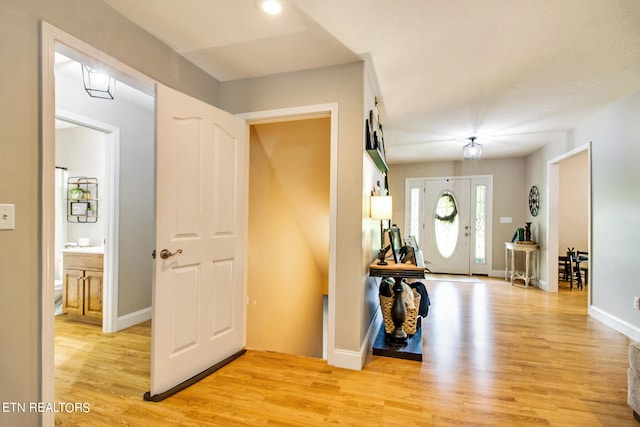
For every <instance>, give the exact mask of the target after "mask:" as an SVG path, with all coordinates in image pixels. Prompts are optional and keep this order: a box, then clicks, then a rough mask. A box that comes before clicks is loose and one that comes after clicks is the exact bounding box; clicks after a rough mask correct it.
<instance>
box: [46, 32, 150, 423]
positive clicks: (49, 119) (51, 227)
mask: <svg viewBox="0 0 640 427" xmlns="http://www.w3.org/2000/svg"><path fill="white" fill-rule="evenodd" d="M41 29H42V31H41V70H40V71H41V84H42V86H41V87H42V89H41V90H42V91H41V97H42V98H41V123H40V125H41V131H42V148H41V150H42V151H41V153H42V169H41V173H42V178H41V179H42V181H41V184H42V193H41V197H42V199H41V205H42V207H41V211H40V218H41V220H40V221H41V222H40V227H41V233H42V247H41V251H42V252H41V266H40V268H41V276H40V280H41V283H40V287H41V295H42V301H41V302H42V305H41V316H40V322H41V325H40V327H41V345H40V348H41V355H40V357H41V389H40V401H41V402H50V403H53V402H55V358H54V357H55V355H54V314H53V310H54V293H53V281H54V276H55V274H54V272H55V268H54V266H55V255H54V246H55V214H54V206H55V197H54V192H53V191H52V189H53V188H54V185H55V115H56V104H55V76H54V65H55V52H56V49H58V50H59V51H64V50H65V49H67V50H69V55H68V56H70V57H71V58H72V59H75V60H80V62H83V63H85V64H88V65H93V66H95V65H97V64H103V65H106V66H107V67H109V68H110V69H111V70H113V71H114V75H116V76H117V78H118V79H120V80H122V81H125V82H126V83H127V84H128V85H130V86H134V87H136V88H137V89H140V90H142V91H143V92H145V93H148V94H153V88H154V86H155V81H154V80H152V79H151V78H149V77H147V76H146V75H144V74H142V73H140V72H139V71H136V70H135V69H133V68H132V67H130V66H128V65H126V64H124V63H122V62H120V61H118V60H116V59H114V58H112V57H111V56H109V55H107V54H105V53H103V52H102V51H100V50H98V49H96V48H94V47H92V46H91V45H89V44H87V43H85V42H83V41H82V40H80V39H77V38H75V37H73V36H72V35H70V34H68V33H66V32H64V31H62V30H60V29H58V28H56V27H54V26H52V25H51V24H49V23H47V22H44V21H43V22H42V25H41ZM62 53H64V54H65V55H67V52H66V51H64V52H62ZM79 55H80V56H81V58H79V57H78V56H79ZM54 417H55V414H54V413H52V412H45V413H43V414H42V425H44V426H52V425H53V424H54V421H55V418H54Z"/></svg>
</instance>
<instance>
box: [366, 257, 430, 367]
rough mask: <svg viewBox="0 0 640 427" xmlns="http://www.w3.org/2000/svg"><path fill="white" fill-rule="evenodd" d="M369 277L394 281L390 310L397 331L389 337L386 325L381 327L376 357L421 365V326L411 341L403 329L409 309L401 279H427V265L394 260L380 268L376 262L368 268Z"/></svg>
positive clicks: (394, 330) (374, 348)
mask: <svg viewBox="0 0 640 427" xmlns="http://www.w3.org/2000/svg"><path fill="white" fill-rule="evenodd" d="M420 258H421V257H420ZM416 259H417V257H416ZM369 276H372V277H391V278H393V279H394V280H395V284H394V285H393V294H394V299H393V305H392V306H391V319H392V320H393V325H394V329H393V332H392V333H391V334H389V336H388V337H387V335H386V333H385V330H384V324H383V325H382V327H381V328H380V331H379V333H378V336H377V338H376V341H375V343H374V345H373V354H375V355H379V356H387V357H397V358H400V359H409V360H418V361H422V326H421V325H419V327H418V329H417V330H416V333H415V334H414V335H413V336H412V337H410V338H409V337H407V333H406V332H405V331H404V329H403V327H402V324H403V323H404V321H405V320H406V318H407V309H406V307H405V306H404V302H403V301H402V279H405V278H407V279H424V265H423V266H417V265H414V264H403V263H395V262H393V261H391V260H388V263H387V265H378V264H377V261H374V262H373V263H372V264H371V265H370V266H369Z"/></svg>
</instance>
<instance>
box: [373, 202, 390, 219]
mask: <svg viewBox="0 0 640 427" xmlns="http://www.w3.org/2000/svg"><path fill="white" fill-rule="evenodd" d="M392 210H393V204H392V202H391V196H371V219H391V212H392Z"/></svg>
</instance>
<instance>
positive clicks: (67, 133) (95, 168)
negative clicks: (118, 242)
mask: <svg viewBox="0 0 640 427" xmlns="http://www.w3.org/2000/svg"><path fill="white" fill-rule="evenodd" d="M105 150H106V142H105V135H104V133H102V132H99V131H96V130H93V129H89V128H86V127H82V126H75V127H71V128H64V129H58V130H56V166H60V167H65V168H67V172H68V173H69V178H73V177H79V176H80V177H91V178H96V179H97V182H98V194H94V195H92V197H94V198H98V199H99V200H98V210H97V212H95V216H96V217H97V221H96V222H86V223H78V222H69V221H67V219H66V216H65V218H64V219H63V220H64V221H67V226H66V230H67V235H66V236H62V239H63V240H62V242H64V243H67V242H74V243H77V242H78V239H79V238H80V237H88V238H89V242H90V243H89V244H90V246H101V245H102V242H103V240H104V238H105V232H106V225H105V224H106V223H105V221H104V219H103V218H104V216H103V215H104V212H105V211H106V209H107V206H106V200H105V198H104V197H100V196H101V195H104V194H106V193H105V190H106V181H105ZM65 215H66V211H65ZM56 237H57V236H56Z"/></svg>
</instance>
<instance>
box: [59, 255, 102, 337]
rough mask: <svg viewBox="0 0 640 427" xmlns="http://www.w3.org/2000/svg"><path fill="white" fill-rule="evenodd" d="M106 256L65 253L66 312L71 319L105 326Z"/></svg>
mask: <svg viewBox="0 0 640 427" xmlns="http://www.w3.org/2000/svg"><path fill="white" fill-rule="evenodd" d="M103 259H104V257H103V255H102V254H91V253H75V252H65V253H64V258H63V262H64V292H63V293H62V312H63V313H67V314H68V315H69V318H70V319H73V320H79V321H81V322H87V323H93V324H96V325H102V288H103V283H102V282H103V280H102V278H103Z"/></svg>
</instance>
